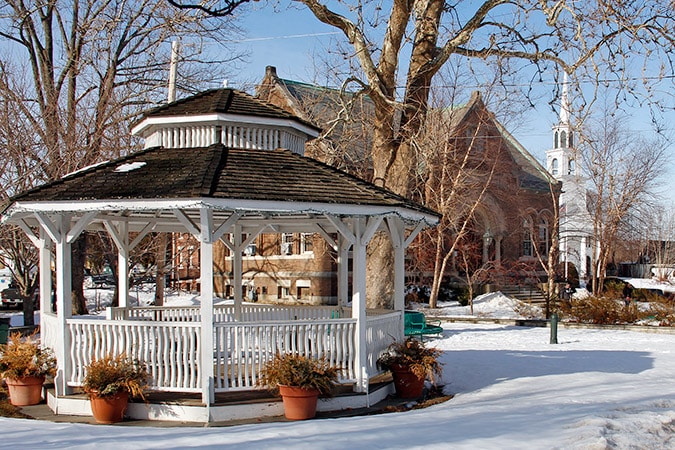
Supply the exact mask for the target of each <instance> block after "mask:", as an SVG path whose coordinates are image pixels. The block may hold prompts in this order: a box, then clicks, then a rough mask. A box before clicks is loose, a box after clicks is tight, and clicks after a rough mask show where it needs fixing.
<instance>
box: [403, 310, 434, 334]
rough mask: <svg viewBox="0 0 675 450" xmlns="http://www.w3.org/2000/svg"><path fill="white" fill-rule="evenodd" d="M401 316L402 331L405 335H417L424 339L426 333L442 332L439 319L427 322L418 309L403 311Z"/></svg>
mask: <svg viewBox="0 0 675 450" xmlns="http://www.w3.org/2000/svg"><path fill="white" fill-rule="evenodd" d="M403 317H404V319H405V331H404V333H405V335H406V336H419V337H420V338H421V339H424V336H426V335H430V334H442V333H443V327H441V321H440V320H433V321H432V323H429V321H427V318H426V317H425V316H424V314H423V313H421V312H419V311H404V312H403Z"/></svg>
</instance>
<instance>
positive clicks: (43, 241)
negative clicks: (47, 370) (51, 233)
mask: <svg viewBox="0 0 675 450" xmlns="http://www.w3.org/2000/svg"><path fill="white" fill-rule="evenodd" d="M51 246H52V241H51V240H50V239H49V237H48V236H47V233H45V231H44V230H43V229H42V228H40V245H39V251H40V268H39V271H40V275H39V276H40V315H41V316H42V315H44V314H51V313H52V264H51V263H52V252H51ZM44 326H45V321H41V322H40V328H43V327H44ZM50 345H53V343H50Z"/></svg>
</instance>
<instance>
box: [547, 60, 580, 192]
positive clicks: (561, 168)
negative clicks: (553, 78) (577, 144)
mask: <svg viewBox="0 0 675 450" xmlns="http://www.w3.org/2000/svg"><path fill="white" fill-rule="evenodd" d="M570 112H571V107H570V100H569V82H568V80H567V73H565V74H564V76H563V85H562V93H561V96H560V114H559V119H558V124H557V125H555V126H554V127H553V149H551V150H548V151H547V152H546V167H547V169H548V171H549V173H550V174H551V175H553V176H554V177H555V178H556V179H558V180H560V179H562V178H563V177H565V176H567V175H576V160H575V153H576V152H575V150H574V132H573V129H572V124H571V122H570V115H571V114H570Z"/></svg>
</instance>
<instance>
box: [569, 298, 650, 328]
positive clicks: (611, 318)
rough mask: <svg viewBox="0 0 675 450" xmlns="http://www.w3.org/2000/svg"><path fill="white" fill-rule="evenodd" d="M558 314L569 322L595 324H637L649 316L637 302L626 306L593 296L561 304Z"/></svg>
mask: <svg viewBox="0 0 675 450" xmlns="http://www.w3.org/2000/svg"><path fill="white" fill-rule="evenodd" d="M558 313H559V314H560V316H561V318H564V319H566V320H569V321H573V322H580V323H594V324H625V323H635V322H637V321H639V320H641V319H643V318H645V317H647V316H649V314H648V313H646V312H645V311H642V310H641V309H640V308H638V307H637V304H636V303H635V302H630V303H629V304H628V305H626V304H625V302H624V301H623V300H618V299H613V298H608V297H593V296H588V297H585V298H573V299H571V300H570V301H569V302H560V303H559V304H558Z"/></svg>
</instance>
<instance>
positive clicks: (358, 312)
mask: <svg viewBox="0 0 675 450" xmlns="http://www.w3.org/2000/svg"><path fill="white" fill-rule="evenodd" d="M353 224H354V230H353V231H354V235H355V238H356V239H355V242H354V247H353V252H352V254H353V258H354V259H353V266H352V290H353V292H352V317H353V318H355V319H356V336H355V338H356V339H355V340H356V342H355V350H356V354H355V358H354V366H355V367H356V370H357V373H356V386H355V388H356V391H357V392H367V389H368V377H367V374H366V373H365V369H366V361H367V356H368V354H367V348H366V321H367V318H366V243H365V242H363V237H364V236H363V234H364V228H365V226H364V224H363V219H360V218H357V219H354V221H353Z"/></svg>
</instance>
